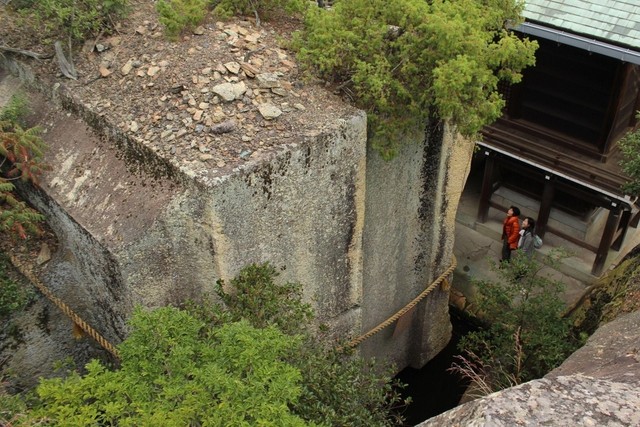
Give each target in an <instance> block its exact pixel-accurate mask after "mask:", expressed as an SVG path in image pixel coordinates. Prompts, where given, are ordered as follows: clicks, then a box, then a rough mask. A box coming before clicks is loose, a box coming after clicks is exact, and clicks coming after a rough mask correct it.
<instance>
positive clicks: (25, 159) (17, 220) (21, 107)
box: [0, 95, 46, 238]
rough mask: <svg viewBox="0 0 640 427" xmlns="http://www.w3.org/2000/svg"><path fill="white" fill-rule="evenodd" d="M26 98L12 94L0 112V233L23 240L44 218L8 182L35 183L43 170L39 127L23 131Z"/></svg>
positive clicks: (43, 146)
mask: <svg viewBox="0 0 640 427" xmlns="http://www.w3.org/2000/svg"><path fill="white" fill-rule="evenodd" d="M27 111H28V108H27V102H26V98H24V96H22V95H14V96H13V97H12V98H11V100H10V101H9V103H8V105H7V107H5V108H4V109H3V110H2V111H0V232H8V233H10V234H12V235H17V236H20V237H22V238H25V237H26V235H27V232H36V231H37V229H38V228H37V223H38V222H39V221H42V220H43V219H44V217H43V216H42V215H41V214H39V213H37V212H36V211H34V210H33V209H32V208H30V207H28V206H27V205H26V204H25V203H24V202H23V201H20V200H18V199H17V198H16V196H15V194H14V190H15V187H14V185H13V183H12V181H14V180H17V179H20V180H22V181H28V182H32V183H35V182H36V181H37V178H38V176H39V175H40V174H41V173H42V171H43V170H44V169H45V168H46V166H45V164H44V162H43V157H44V150H45V143H44V141H43V140H42V138H41V137H40V132H41V130H40V128H38V127H34V128H29V129H24V128H23V127H22V126H23V121H22V120H23V117H24V115H25V114H26V112H27Z"/></svg>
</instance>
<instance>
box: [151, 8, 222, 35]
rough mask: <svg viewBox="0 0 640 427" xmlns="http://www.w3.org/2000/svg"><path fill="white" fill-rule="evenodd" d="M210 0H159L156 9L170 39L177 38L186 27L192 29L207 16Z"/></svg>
mask: <svg viewBox="0 0 640 427" xmlns="http://www.w3.org/2000/svg"><path fill="white" fill-rule="evenodd" d="M208 4H209V1H208V0H159V1H158V3H157V4H156V9H157V10H158V13H159V14H160V22H161V23H162V25H164V28H165V34H166V35H167V37H168V38H169V39H173V40H175V39H177V38H178V36H179V35H180V33H181V32H182V31H183V30H186V29H192V28H194V27H195V26H197V25H198V24H200V23H201V22H202V21H204V18H205V17H206V16H207V6H208Z"/></svg>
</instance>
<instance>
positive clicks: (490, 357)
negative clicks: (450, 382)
mask: <svg viewBox="0 0 640 427" xmlns="http://www.w3.org/2000/svg"><path fill="white" fill-rule="evenodd" d="M548 261H549V262H551V261H552V260H551V259H549V260H548ZM541 268H542V266H541V264H538V263H537V262H536V261H535V260H533V259H530V258H528V257H526V256H524V255H522V254H520V253H518V254H516V256H514V257H513V258H512V260H511V262H510V263H504V264H503V265H502V266H501V268H500V269H498V271H499V277H500V278H501V279H502V280H501V281H500V282H489V281H480V282H478V283H476V285H477V289H478V291H479V293H480V295H479V297H478V301H477V312H478V313H480V315H481V316H482V318H483V319H484V320H485V321H486V322H487V324H488V326H487V327H486V328H483V329H481V330H479V331H475V332H471V333H469V334H467V335H466V336H465V337H463V339H462V340H461V342H460V344H459V347H460V349H461V350H462V351H464V352H466V356H464V357H463V359H462V363H458V364H457V366H456V368H455V370H457V371H459V372H461V373H463V374H464V375H466V376H468V377H470V379H471V380H473V382H475V384H476V385H479V386H481V388H484V391H485V393H487V394H488V393H491V392H494V391H497V390H500V389H503V388H506V387H510V386H513V385H516V384H520V383H523V382H526V381H529V380H532V379H535V378H541V377H542V376H544V375H545V374H546V373H547V372H549V371H550V370H552V369H553V368H555V367H556V366H558V365H559V364H560V363H561V362H562V361H563V360H564V359H565V358H566V357H567V356H568V355H569V354H570V353H571V352H572V351H574V350H575V348H576V347H577V345H578V341H577V340H575V339H573V337H572V334H571V321H570V320H569V319H567V318H564V317H563V311H564V303H563V302H562V300H561V299H560V295H561V293H562V286H563V285H562V283H560V282H557V281H553V280H550V279H549V278H547V277H545V276H542V275H541V274H540V270H541Z"/></svg>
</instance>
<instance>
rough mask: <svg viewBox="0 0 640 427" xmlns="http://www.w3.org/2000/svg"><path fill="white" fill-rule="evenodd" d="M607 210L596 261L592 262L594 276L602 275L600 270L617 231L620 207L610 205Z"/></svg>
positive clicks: (614, 204)
mask: <svg viewBox="0 0 640 427" xmlns="http://www.w3.org/2000/svg"><path fill="white" fill-rule="evenodd" d="M609 209H610V210H609V217H608V218H607V224H606V225H605V226H604V231H603V232H602V238H601V239H600V246H598V252H596V259H595V261H594V262H593V268H592V269H591V274H593V275H594V276H599V275H600V273H602V268H603V267H604V263H605V261H606V260H607V255H608V253H609V248H611V242H612V241H613V236H614V235H615V233H616V230H617V229H618V224H619V223H620V207H619V206H618V205H617V204H616V203H612V204H611V207H610V208H609Z"/></svg>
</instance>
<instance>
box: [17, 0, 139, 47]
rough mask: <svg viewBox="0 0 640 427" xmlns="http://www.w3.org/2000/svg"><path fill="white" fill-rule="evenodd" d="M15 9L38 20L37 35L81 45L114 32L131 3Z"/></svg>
mask: <svg viewBox="0 0 640 427" xmlns="http://www.w3.org/2000/svg"><path fill="white" fill-rule="evenodd" d="M9 5H10V6H11V5H12V4H11V3H9ZM13 7H14V8H15V9H19V10H20V11H21V12H22V13H23V14H24V15H25V17H29V18H32V19H34V20H35V23H36V25H38V26H39V27H38V28H37V30H38V31H39V32H38V34H43V35H50V36H51V37H53V38H59V37H64V38H67V37H68V38H69V39H71V40H74V41H82V40H84V39H85V38H87V37H92V36H93V37H95V36H97V35H98V34H99V33H101V32H109V31H111V30H113V24H114V22H115V21H116V20H117V19H119V18H121V17H123V16H125V15H126V13H127V12H128V0H21V1H17V2H15V4H14V5H13ZM34 29H35V28H34Z"/></svg>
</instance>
